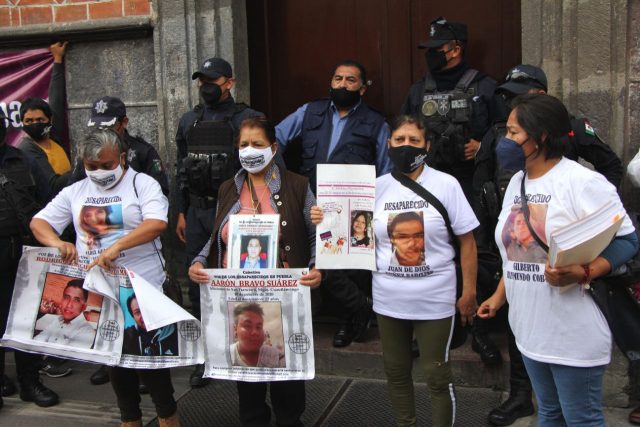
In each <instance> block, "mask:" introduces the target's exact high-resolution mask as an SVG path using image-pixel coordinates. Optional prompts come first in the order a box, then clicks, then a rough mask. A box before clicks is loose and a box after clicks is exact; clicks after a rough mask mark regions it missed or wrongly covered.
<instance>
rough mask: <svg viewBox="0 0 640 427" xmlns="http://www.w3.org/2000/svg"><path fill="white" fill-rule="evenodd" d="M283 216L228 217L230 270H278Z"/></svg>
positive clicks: (228, 262) (228, 258)
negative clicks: (279, 233)
mask: <svg viewBox="0 0 640 427" xmlns="http://www.w3.org/2000/svg"><path fill="white" fill-rule="evenodd" d="M279 221H280V215H271V214H265V215H262V214H260V215H231V216H230V217H229V244H228V245H227V267H228V268H244V269H251V268H276V267H277V261H278V230H279V229H280V228H279V224H278V223H279Z"/></svg>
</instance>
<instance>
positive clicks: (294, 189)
mask: <svg viewBox="0 0 640 427" xmlns="http://www.w3.org/2000/svg"><path fill="white" fill-rule="evenodd" d="M277 148H278V144H277V141H276V136H275V129H274V128H273V125H271V124H270V123H269V122H268V121H267V120H266V119H264V118H250V119H246V120H244V121H243V122H242V123H241V125H240V129H239V136H238V150H239V156H240V163H241V164H242V167H243V169H242V170H240V171H239V172H238V173H237V174H236V176H235V177H234V178H232V179H230V180H227V181H225V182H224V183H223V184H222V186H220V190H219V192H218V194H219V196H220V198H219V200H218V211H217V214H216V218H215V221H214V227H213V230H214V231H213V236H212V238H211V239H209V241H208V242H207V244H206V245H205V247H204V248H203V250H202V252H200V255H199V256H197V257H196V258H195V259H194V261H193V263H192V264H191V267H190V268H189V277H190V278H191V280H193V281H194V282H196V283H200V284H206V283H208V281H209V276H208V274H207V273H206V272H205V271H204V270H203V269H204V268H205V266H208V267H209V268H226V251H227V245H228V243H229V217H230V216H231V215H260V214H279V215H280V244H279V249H280V250H279V252H280V253H279V254H278V255H279V256H278V266H279V267H285V268H287V267H291V268H295V267H307V266H308V267H310V270H309V273H308V274H307V275H305V276H303V277H302V278H301V279H300V283H301V284H303V285H306V286H311V287H316V286H318V285H320V280H321V274H320V271H319V270H316V269H314V268H313V266H314V264H315V226H314V225H313V224H312V223H311V217H310V209H311V206H313V205H314V204H315V197H314V196H313V193H312V192H311V188H310V187H309V182H308V180H307V178H304V177H302V176H299V175H297V174H294V173H292V172H289V171H287V170H286V169H284V168H281V167H280V166H279V165H277V164H276V163H275V162H274V155H275V153H276V150H277ZM258 317H259V316H258ZM257 323H259V322H257ZM235 329H236V334H237V331H238V328H235ZM238 335H241V334H238ZM255 335H260V334H255ZM255 335H254V336H255ZM260 336H261V340H264V339H265V336H264V334H261V335H260ZM239 338H240V337H239ZM238 342H240V341H238ZM256 347H258V348H260V347H261V346H258V344H256ZM246 365H248V366H250V365H251V364H246ZM267 384H268V383H266V382H254V383H252V382H243V381H238V382H237V386H238V395H239V402H240V421H241V422H242V424H243V425H263V424H268V423H269V419H270V416H271V415H270V413H271V411H270V409H269V407H268V406H267V405H266V404H265V398H266V393H267ZM270 388H271V390H270V393H271V403H272V406H273V410H274V412H275V413H276V416H277V420H276V422H277V423H278V424H279V425H300V416H301V415H302V413H303V412H304V407H305V386H304V381H272V382H271V383H270Z"/></svg>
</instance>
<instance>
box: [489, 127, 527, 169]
mask: <svg viewBox="0 0 640 427" xmlns="http://www.w3.org/2000/svg"><path fill="white" fill-rule="evenodd" d="M526 142H527V141H525V142H524V143H523V144H522V145H524V144H526ZM522 145H521V144H518V143H517V142H515V141H514V140H513V139H511V138H507V137H506V136H503V137H502V138H500V141H499V142H498V145H497V146H496V158H497V160H498V166H499V167H500V169H504V170H515V171H520V170H523V169H524V167H525V164H526V160H527V158H526V157H525V155H524V150H523V149H522Z"/></svg>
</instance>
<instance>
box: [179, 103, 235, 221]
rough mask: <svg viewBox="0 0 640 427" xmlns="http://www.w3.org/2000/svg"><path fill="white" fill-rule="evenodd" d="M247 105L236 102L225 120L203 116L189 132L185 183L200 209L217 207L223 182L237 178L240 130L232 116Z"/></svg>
mask: <svg viewBox="0 0 640 427" xmlns="http://www.w3.org/2000/svg"><path fill="white" fill-rule="evenodd" d="M246 108H247V106H246V105H244V104H235V107H234V109H232V110H231V112H230V113H229V115H228V116H225V117H224V118H223V119H222V120H203V117H204V107H203V108H202V110H201V112H200V116H199V117H198V119H197V120H196V121H194V122H193V124H192V125H191V127H190V128H189V130H188V131H187V135H186V139H187V150H188V152H187V157H186V158H185V159H184V160H183V162H182V169H181V171H180V177H181V186H182V187H186V188H188V189H189V194H190V200H191V202H190V204H192V205H194V206H197V207H200V208H205V209H206V208H211V207H215V199H216V197H217V195H218V189H219V188H220V185H221V184H222V183H223V182H224V181H226V180H227V179H229V178H231V177H233V175H234V173H235V171H236V170H237V166H238V164H237V161H236V160H237V158H238V154H237V149H236V148H235V144H234V141H235V137H236V136H237V135H236V133H237V131H236V130H235V129H234V128H233V125H232V124H231V118H232V117H233V116H234V115H235V114H237V113H239V112H241V111H243V110H244V109H246Z"/></svg>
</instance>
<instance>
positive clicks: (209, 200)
mask: <svg viewBox="0 0 640 427" xmlns="http://www.w3.org/2000/svg"><path fill="white" fill-rule="evenodd" d="M189 206H193V207H196V208H198V209H213V208H215V207H216V198H215V197H213V196H198V195H197V194H193V193H189Z"/></svg>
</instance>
